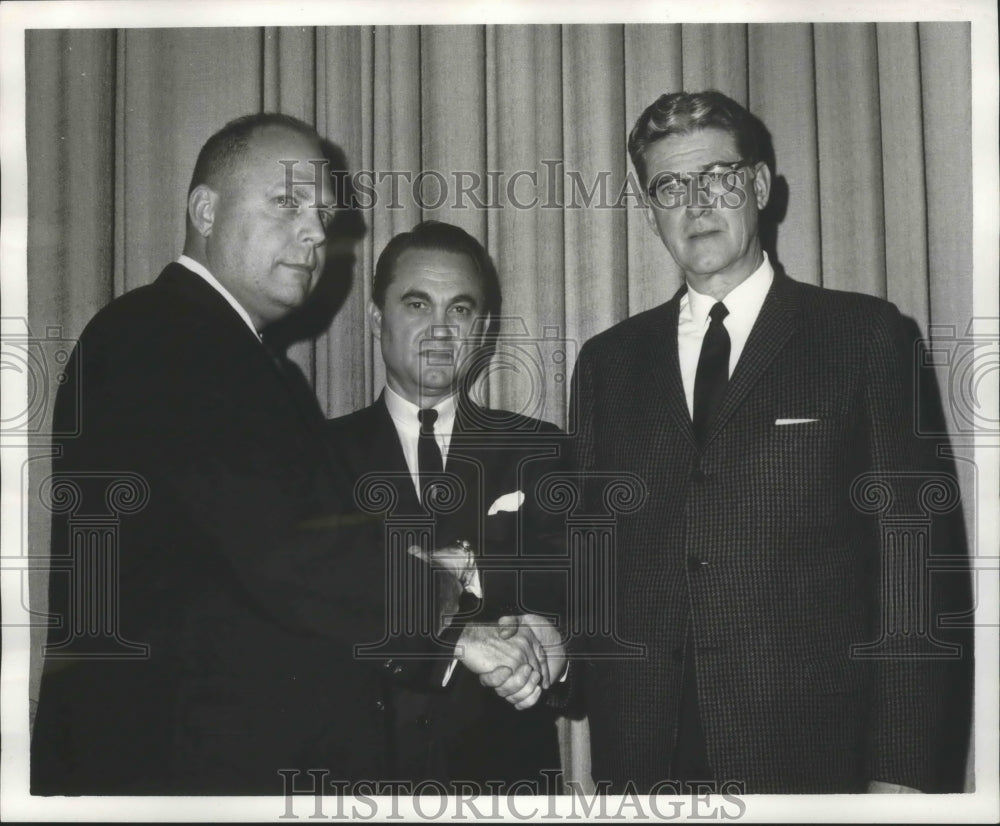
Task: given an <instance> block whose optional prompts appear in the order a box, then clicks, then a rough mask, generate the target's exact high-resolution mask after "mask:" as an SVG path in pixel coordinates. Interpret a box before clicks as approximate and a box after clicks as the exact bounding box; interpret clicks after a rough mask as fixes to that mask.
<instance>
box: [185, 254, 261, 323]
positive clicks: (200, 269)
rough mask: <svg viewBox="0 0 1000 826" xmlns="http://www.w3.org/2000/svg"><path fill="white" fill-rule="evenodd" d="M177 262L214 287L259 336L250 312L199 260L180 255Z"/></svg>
mask: <svg viewBox="0 0 1000 826" xmlns="http://www.w3.org/2000/svg"><path fill="white" fill-rule="evenodd" d="M177 263H178V264H180V265H181V266H182V267H187V268H188V269H189V270H191V272H193V273H194V274H195V275H200V276H201V277H202V278H203V279H204V280H205V281H207V282H208V283H209V284H210V285H211V286H212V287H214V288H215V290H216V291H217V292H218V293H219V295H221V296H222V297H223V298H224V299H226V301H228V302H229V305H230V306H231V307H232V308H233V309H234V310H236V312H237V313H238V314H239V316H240V318H242V319H243V320H244V321H245V322H246V325H247V326H248V327H249V328H250V329H251V330H253V334H254V335H255V336H257V338H260V333H259V332H257V328H256V327H255V326H254V323H253V321H252V320H251V319H250V313H248V312H247V311H246V310H244V309H243V305H242V304H240V302H239V301H237V300H236V299H235V298H234V297H233V294H232V293H231V292H229V290H227V289H226V288H225V287H223V286H222V282H220V281H219V279H218V278H216V277H215V276H214V275H212V273H210V272H209V271H208V268H207V267H206V266H205V265H204V264H202V263H201V262H200V261H195V260H194V259H193V258H191V257H190V256H188V255H181V257H180V258H178V259H177Z"/></svg>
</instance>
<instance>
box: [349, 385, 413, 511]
mask: <svg viewBox="0 0 1000 826" xmlns="http://www.w3.org/2000/svg"><path fill="white" fill-rule="evenodd" d="M371 412H372V418H371V428H370V430H369V431H368V439H367V440H366V442H365V444H363V445H362V446H361V447H362V450H363V454H362V456H361V462H362V465H361V466H362V467H364V468H365V469H367V470H368V471H369V472H374V473H385V474H387V475H389V476H390V478H391V481H392V484H393V487H395V489H396V492H397V494H398V496H399V502H398V504H397V506H396V508H397V510H399V511H400V512H402V513H417V512H422V511H423V507H422V506H421V504H420V499H419V497H418V496H417V489H416V487H414V485H413V477H412V476H410V469H409V468H408V467H407V465H406V456H404V455H403V445H402V444H401V443H400V441H399V433H397V432H396V425H395V424H394V423H393V421H392V416H390V415H389V408H388V407H387V406H386V403H385V391H384V390H383V391H382V393H381V394H380V395H379V397H378V399H377V400H376V401H375V404H373V405H372V407H371Z"/></svg>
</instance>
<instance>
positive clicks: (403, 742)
mask: <svg viewBox="0 0 1000 826" xmlns="http://www.w3.org/2000/svg"><path fill="white" fill-rule="evenodd" d="M500 302H501V295H500V286H499V281H498V278H497V273H496V270H495V268H494V266H493V263H492V261H491V260H490V258H489V255H488V254H487V253H486V251H485V250H484V249H483V247H482V245H481V244H480V243H479V242H478V241H476V240H475V239H474V238H472V237H471V236H470V235H469V234H468V233H466V232H465V231H464V230H462V229H460V228H459V227H456V226H453V225H450V224H445V223H439V222H433V221H428V222H425V223H422V224H419V225H418V226H416V227H415V228H414V229H413V230H412V231H411V232H406V233H402V234H400V235H397V236H396V237H395V238H393V239H392V240H391V241H390V242H389V243H388V244H387V245H386V248H385V250H383V252H382V254H381V256H380V257H379V260H378V263H377V266H376V271H375V279H374V284H373V290H372V301H371V305H370V310H369V312H370V320H371V324H372V329H373V330H374V331H375V336H376V338H378V339H379V343H380V345H381V351H382V358H383V361H384V362H385V368H386V387H385V389H384V390H383V392H382V394H381V395H380V396H379V398H378V400H377V401H376V402H375V403H374V404H373V405H371V406H370V407H367V408H364V409H363V410H359V411H357V412H355V413H353V414H351V415H348V416H345V417H343V418H340V419H335V420H333V421H331V422H330V434H331V436H332V438H333V441H334V444H335V445H336V449H337V451H338V452H339V453H341V454H342V455H344V456H345V457H346V458H347V459H348V462H349V464H350V466H351V468H352V470H353V472H354V475H355V476H356V477H357V478H358V479H359V480H360V487H359V490H363V488H364V485H365V484H366V482H367V481H372V480H379V481H384V482H386V483H388V484H389V485H391V487H392V490H393V491H394V497H395V498H394V502H393V503H392V505H391V506H390V507H391V514H390V517H391V518H392V519H394V520H395V521H396V523H397V524H398V525H400V526H401V527H400V530H401V531H402V530H405V529H406V528H407V527H411V526H413V525H419V524H428V523H429V524H430V525H432V529H433V531H434V532H435V536H436V539H435V543H437V544H440V543H441V542H445V541H451V540H465V541H467V542H469V543H470V545H471V546H472V548H474V550H475V552H476V555H477V562H478V565H477V572H476V573H477V582H476V583H475V584H474V586H473V588H474V590H475V591H476V594H477V596H478V597H481V598H482V602H481V603H480V604H476V605H471V606H470V607H469V612H468V614H467V615H466V616H465V617H464V621H465V623H466V624H465V630H464V631H463V634H462V636H461V637H460V638H459V645H460V647H461V646H462V645H463V644H464V643H465V642H467V641H472V640H474V639H475V638H477V637H478V636H485V637H486V638H488V639H499V638H502V637H505V636H506V634H507V633H515V631H514V629H515V628H516V634H517V635H523V636H524V637H525V638H527V639H530V640H532V642H533V644H534V647H535V648H534V650H535V651H536V654H537V659H538V663H537V664H536V667H535V668H529V667H528V666H527V665H525V666H522V670H521V671H520V672H519V673H516V674H511V673H509V671H508V672H497V673H496V674H494V675H493V678H492V679H493V682H492V684H493V685H496V684H497V682H503V683H504V686H505V688H504V689H503V690H502V691H500V692H498V693H500V694H501V696H506V699H507V702H504V700H503V699H501V697H498V696H497V695H496V694H494V692H493V691H492V690H490V689H489V688H486V687H484V686H481V685H480V684H479V682H478V681H477V680H476V679H475V675H474V674H473V673H470V672H469V671H468V670H467V669H463V668H459V669H458V670H457V671H456V673H454V674H453V675H451V676H450V678H449V679H448V680H447V685H445V686H442V687H440V689H439V690H438V691H436V692H434V691H415V690H411V689H408V688H405V687H398V688H397V690H396V691H395V692H394V695H395V696H394V703H393V711H394V713H395V717H396V725H395V737H396V751H397V757H398V760H397V766H396V772H397V775H398V776H399V778H400V779H403V780H411V781H419V780H425V779H434V780H437V781H440V782H448V781H468V782H473V783H476V784H478V785H479V786H480V788H482V789H483V790H484V791H485V792H487V793H489V792H490V791H492V792H494V793H499V792H500V791H501V790H507V789H513V790H515V791H520V792H525V791H530V792H533V793H536V794H544V793H546V791H547V790H549V789H550V788H551V787H550V786H549V783H548V782H547V780H546V778H545V777H544V776H543V775H542V774H541V772H542V770H545V769H548V770H551V771H553V772H555V771H557V770H558V767H559V757H558V751H557V741H556V729H555V718H554V716H553V714H552V712H551V711H550V710H549V709H548V708H546V707H545V706H544V704H537V705H536V703H537V700H538V698H539V695H540V693H541V691H542V689H543V687H548V686H549V684H550V683H551V681H552V680H553V679H557V678H558V677H559V676H560V674H561V672H562V667H563V666H562V662H563V660H562V652H561V641H560V637H559V633H558V631H557V630H556V625H557V623H558V620H559V616H558V605H559V604H561V601H560V600H558V598H557V595H556V594H555V593H554V588H553V586H552V583H551V581H550V580H551V576H550V575H546V574H544V573H543V572H540V571H537V570H535V571H532V570H530V568H531V564H532V563H531V559H530V556H531V555H535V556H536V557H537V556H538V555H539V554H546V553H550V554H551V553H558V550H557V549H558V547H559V543H558V540H559V538H560V534H561V526H560V525H559V524H552V520H551V519H550V518H546V517H545V515H544V514H543V513H542V512H541V509H540V508H539V507H538V506H537V498H536V493H535V489H536V486H537V484H538V481H539V480H540V479H541V477H542V476H543V475H544V474H545V473H547V472H551V471H553V470H555V469H557V468H558V467H559V457H560V455H561V450H562V446H561V444H560V442H561V439H560V436H561V432H560V431H559V430H558V428H556V427H555V426H554V425H551V424H549V423H547V422H543V421H539V420H537V419H533V418H529V417H526V416H522V415H518V414H515V413H510V412H507V411H503V410H491V409H487V408H483V407H481V406H479V405H477V404H475V403H474V402H473V401H472V400H471V399H470V398H469V394H468V393H467V392H465V389H466V388H467V387H468V386H469V384H470V383H471V382H472V381H473V380H474V379H475V370H474V367H473V365H476V364H480V365H481V364H482V363H483V362H484V360H485V359H488V353H489V351H488V350H485V351H484V349H483V343H484V333H485V332H486V331H487V329H488V327H489V326H490V322H491V320H495V319H497V317H498V314H499V311H500ZM442 472H444V473H445V476H444V477H442V476H441V474H442ZM448 478H451V480H452V481H453V482H454V483H455V484H456V486H457V487H456V491H455V492H453V493H450V494H449V495H448V499H449V501H448V502H447V503H443V502H442V503H437V502H435V501H434V496H435V492H436V490H438V488H437V485H438V484H439V482H440V481H441V480H446V479H448ZM546 611H548V612H549V617H548V618H546V617H544V616H540V614H541V613H543V612H546ZM504 629H507V630H506V631H505V630H504ZM460 650H461V648H460ZM480 670H482V669H480ZM550 670H551V672H553V673H549V672H550ZM504 676H506V677H507V678H508V679H507V680H506V681H504V680H502V679H500V678H502V677H504ZM512 706H513V707H512ZM529 707H530V708H529ZM517 781H524V782H522V783H520V784H518V783H517Z"/></svg>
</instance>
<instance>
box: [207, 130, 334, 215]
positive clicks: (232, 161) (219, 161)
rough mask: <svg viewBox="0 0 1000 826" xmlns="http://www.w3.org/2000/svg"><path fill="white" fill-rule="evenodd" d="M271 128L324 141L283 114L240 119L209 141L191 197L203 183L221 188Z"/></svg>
mask: <svg viewBox="0 0 1000 826" xmlns="http://www.w3.org/2000/svg"><path fill="white" fill-rule="evenodd" d="M271 126H277V127H281V128H284V129H288V130H290V131H292V132H296V133H298V134H299V135H302V136H303V137H306V138H310V139H312V140H315V141H316V142H317V144H318V143H319V142H320V136H319V134H318V133H317V132H316V130H315V129H314V128H313V127H312V126H310V125H309V124H308V123H306V122H305V121H302V120H299V119H298V118H293V117H292V116H291V115H283V114H281V113H280V112H258V113H257V114H254V115H244V116H243V117H240V118H236V120H231V121H229V123H227V124H226V125H225V126H223V127H222V128H221V129H220V130H219V131H218V132H216V133H215V134H214V135H212V137H210V138H209V139H208V140H207V141H205V145H204V146H203V147H202V148H201V151H200V152H199V153H198V160H197V161H196V162H195V165H194V173H193V174H192V175H191V185H190V186H189V187H188V194H189V195H190V194H191V192H192V191H193V190H194V188H195V187H196V186H200V185H201V184H208V185H209V186H212V187H218V186H219V183H220V179H222V178H224V177H225V176H226V175H228V174H229V173H230V172H232V170H233V169H234V168H235V167H236V166H237V165H238V164H239V162H240V161H241V160H242V159H243V158H244V157H245V156H246V153H247V150H248V149H249V147H250V141H251V139H252V138H253V136H254V134H255V133H257V132H259V131H260V130H262V129H266V128H268V127H271Z"/></svg>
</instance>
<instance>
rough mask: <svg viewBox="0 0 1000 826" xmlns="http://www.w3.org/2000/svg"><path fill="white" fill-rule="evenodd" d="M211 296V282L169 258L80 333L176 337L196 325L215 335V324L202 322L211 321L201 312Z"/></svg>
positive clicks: (212, 319)
mask: <svg viewBox="0 0 1000 826" xmlns="http://www.w3.org/2000/svg"><path fill="white" fill-rule="evenodd" d="M214 300H215V292H214V290H213V289H212V287H211V286H209V285H208V284H207V283H205V282H204V281H202V279H201V278H200V277H199V276H197V275H195V274H194V273H192V272H190V271H189V270H187V269H186V268H184V267H182V266H181V265H180V264H177V263H176V262H173V263H171V264H168V265H167V266H166V267H165V268H164V269H163V271H162V272H161V273H160V275H159V277H158V278H157V279H156V280H155V281H153V282H152V283H149V284H145V285H143V286H141V287H136V288H135V289H133V290H129V291H128V292H126V293H124V294H122V295H120V296H118V297H117V298H115V299H114V300H113V301H111V302H110V303H108V304H107V305H105V306H104V307H103V308H101V309H100V310H99V311H98V312H97V313H96V314H95V315H94V317H93V318H92V319H91V320H90V322H89V323H88V324H87V326H86V327H85V328H84V335H85V336H99V335H106V334H112V335H122V334H127V333H129V332H133V331H134V332H139V333H141V334H142V336H141V338H142V339H145V340H148V339H149V338H150V337H151V336H155V335H157V334H158V333H164V334H166V335H170V336H173V337H179V334H180V333H181V332H182V331H183V332H184V333H185V334H188V335H190V334H192V333H193V332H196V331H197V330H199V329H203V330H208V331H210V332H211V333H212V334H213V335H219V334H220V327H219V326H218V325H216V324H212V323H205V321H206V319H207V320H208V321H214V318H213V317H211V316H206V314H205V313H206V308H212V307H213V306H214V305H213V303H212V302H214ZM223 300H224V299H223ZM241 323H242V322H241ZM237 329H239V328H237ZM251 341H252V339H251ZM135 343H136V344H138V343H140V342H139V341H137V342H135Z"/></svg>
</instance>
